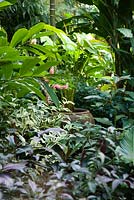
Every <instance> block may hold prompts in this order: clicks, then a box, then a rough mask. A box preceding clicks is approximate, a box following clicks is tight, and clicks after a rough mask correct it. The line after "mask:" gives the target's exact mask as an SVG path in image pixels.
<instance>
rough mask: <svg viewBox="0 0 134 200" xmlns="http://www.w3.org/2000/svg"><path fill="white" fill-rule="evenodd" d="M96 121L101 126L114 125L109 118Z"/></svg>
mask: <svg viewBox="0 0 134 200" xmlns="http://www.w3.org/2000/svg"><path fill="white" fill-rule="evenodd" d="M95 120H96V121H97V122H99V123H101V124H105V125H112V122H111V121H110V120H109V119H108V118H105V117H104V118H95Z"/></svg>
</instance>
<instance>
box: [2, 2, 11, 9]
mask: <svg viewBox="0 0 134 200" xmlns="http://www.w3.org/2000/svg"><path fill="white" fill-rule="evenodd" d="M11 5H12V4H11V3H10V2H8V1H2V2H0V10H3V9H4V8H6V7H7V6H11Z"/></svg>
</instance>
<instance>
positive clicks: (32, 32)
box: [22, 22, 44, 44]
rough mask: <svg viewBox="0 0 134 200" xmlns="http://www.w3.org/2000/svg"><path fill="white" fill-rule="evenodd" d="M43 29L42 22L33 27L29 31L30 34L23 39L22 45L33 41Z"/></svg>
mask: <svg viewBox="0 0 134 200" xmlns="http://www.w3.org/2000/svg"><path fill="white" fill-rule="evenodd" d="M43 28H44V23H43V22H40V23H38V24H36V25H34V26H32V27H31V28H30V29H29V31H28V34H27V35H26V36H25V37H24V38H23V40H22V44H24V43H25V42H26V41H27V40H29V39H31V38H32V36H34V35H35V34H36V33H39V32H40V31H41V30H42V29H43Z"/></svg>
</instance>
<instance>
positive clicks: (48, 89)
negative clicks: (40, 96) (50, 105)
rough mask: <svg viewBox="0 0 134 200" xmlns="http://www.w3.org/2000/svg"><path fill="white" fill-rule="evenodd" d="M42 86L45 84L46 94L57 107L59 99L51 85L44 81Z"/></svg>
mask: <svg viewBox="0 0 134 200" xmlns="http://www.w3.org/2000/svg"><path fill="white" fill-rule="evenodd" d="M44 86H45V88H46V90H47V92H48V94H49V95H50V97H51V99H52V101H53V102H54V104H55V105H56V106H57V107H59V105H60V104H59V99H58V97H57V95H56V93H55V92H54V90H53V89H52V88H51V87H49V85H48V84H47V83H46V82H44Z"/></svg>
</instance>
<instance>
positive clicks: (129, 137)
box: [117, 126, 134, 165]
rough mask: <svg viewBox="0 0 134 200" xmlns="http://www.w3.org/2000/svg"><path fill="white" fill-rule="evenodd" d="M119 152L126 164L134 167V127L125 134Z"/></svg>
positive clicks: (118, 148)
mask: <svg viewBox="0 0 134 200" xmlns="http://www.w3.org/2000/svg"><path fill="white" fill-rule="evenodd" d="M117 152H118V153H119V155H120V156H121V158H122V159H123V160H124V161H125V162H126V163H133V165H134V126H133V127H131V128H130V129H129V130H127V131H126V132H125V135H124V138H123V139H122V140H121V142H120V146H118V147H117Z"/></svg>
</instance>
